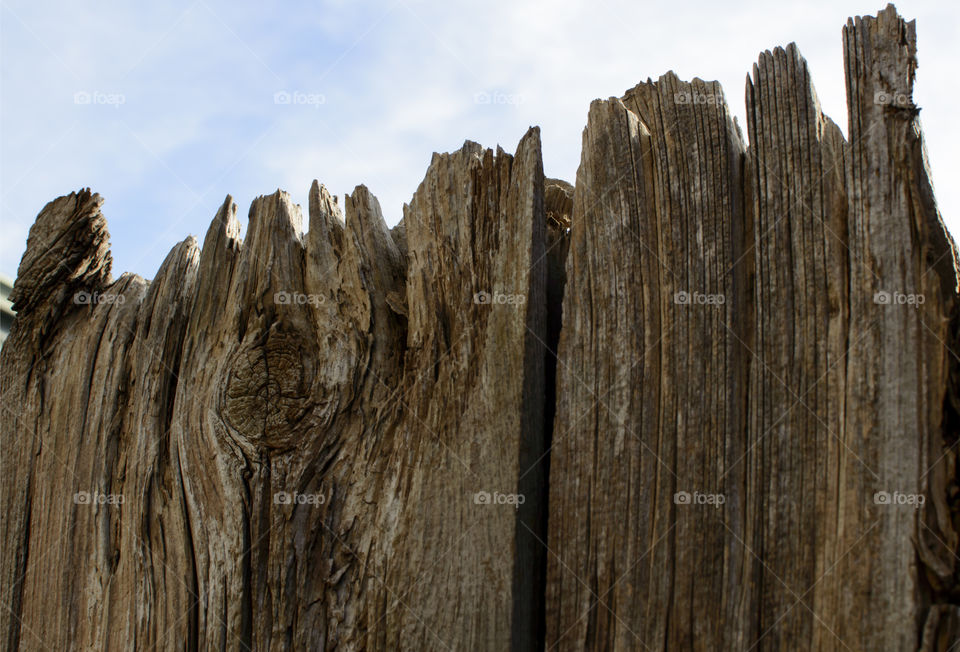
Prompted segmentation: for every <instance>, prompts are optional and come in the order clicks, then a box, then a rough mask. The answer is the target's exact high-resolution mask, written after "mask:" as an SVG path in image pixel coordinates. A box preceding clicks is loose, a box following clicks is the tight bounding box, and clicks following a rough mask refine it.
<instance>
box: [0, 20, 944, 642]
mask: <svg viewBox="0 0 960 652" xmlns="http://www.w3.org/2000/svg"><path fill="white" fill-rule="evenodd" d="M843 46H844V63H845V71H846V83H847V93H848V111H849V113H848V128H847V135H846V137H844V135H843V133H842V132H841V130H840V128H839V127H838V126H837V125H836V124H835V123H834V122H833V121H831V120H830V119H829V118H828V117H826V116H824V115H823V113H822V112H821V110H820V107H819V103H818V101H817V97H816V93H815V91H814V88H813V83H812V81H811V79H810V75H809V71H808V69H807V65H806V62H805V61H804V59H803V58H802V56H801V55H800V53H799V51H798V49H797V48H796V46H795V45H793V44H791V45H789V46H787V47H786V48H777V49H775V50H773V51H768V52H764V53H762V54H761V55H760V57H759V60H758V62H757V63H756V64H755V65H754V67H753V71H752V74H751V75H749V76H748V78H747V83H746V107H747V124H746V126H745V131H746V138H745V137H744V135H743V133H742V132H741V127H740V126H739V125H738V124H737V123H736V121H734V119H733V118H732V117H731V114H730V111H729V109H728V108H727V104H726V98H725V96H724V93H723V90H722V89H721V88H720V86H719V84H717V83H716V82H705V81H701V80H699V79H694V80H693V81H692V82H685V81H682V80H680V79H678V78H677V77H676V75H674V74H673V73H668V74H666V75H664V76H662V77H660V78H659V79H658V80H656V81H653V80H648V81H647V82H645V83H641V84H639V85H637V86H636V87H634V88H632V89H630V90H628V91H627V92H626V93H625V95H624V96H623V97H621V98H610V99H607V100H597V101H595V102H593V103H592V104H591V106H590V108H589V112H588V116H587V125H586V128H585V130H584V132H583V150H582V160H581V165H580V168H579V170H578V173H577V178H576V180H575V181H576V182H575V184H573V185H571V184H568V183H566V182H564V181H561V180H557V179H548V178H545V177H544V173H543V165H542V161H541V148H540V135H539V130H538V129H536V128H531V129H530V130H529V131H528V132H527V134H526V135H525V136H524V137H523V138H522V139H521V141H520V143H519V145H518V147H517V149H516V152H515V154H513V155H510V154H508V153H506V152H504V151H503V150H502V149H499V148H498V149H497V150H490V149H484V148H482V147H481V146H479V145H477V144H475V143H471V142H467V143H465V144H464V146H463V147H462V148H461V149H460V150H458V151H456V152H453V153H449V154H435V155H434V157H433V159H432V161H431V163H430V165H429V168H428V170H427V172H426V176H425V178H424V180H423V182H422V183H421V185H420V187H419V188H418V189H417V190H416V192H415V193H414V194H413V197H412V199H411V201H410V203H409V204H408V205H405V206H404V211H403V215H404V216H403V220H402V221H401V222H400V224H398V225H397V226H395V227H394V228H393V229H388V228H387V226H386V224H385V223H384V220H383V217H382V214H381V211H380V206H379V203H378V202H377V200H376V198H375V197H374V195H373V194H372V193H371V192H370V191H369V190H368V189H367V188H366V187H364V186H358V187H357V188H356V189H355V191H354V192H353V193H352V194H350V195H347V196H345V197H344V198H343V204H342V206H343V209H342V211H343V212H341V206H340V203H339V202H338V201H337V199H336V198H334V197H333V196H331V195H330V193H329V192H328V191H327V190H326V189H325V188H324V187H323V186H321V185H320V184H319V183H317V182H314V184H313V186H312V188H311V189H310V193H309V205H308V216H307V217H308V221H309V224H308V227H309V228H308V229H306V232H304V224H303V223H302V222H303V217H302V215H301V210H300V207H299V206H296V205H294V204H293V203H292V202H291V201H290V198H289V196H288V195H287V194H286V193H284V192H282V191H279V190H278V191H277V192H276V193H274V194H272V195H269V196H262V197H259V198H257V199H256V200H255V201H254V202H253V204H252V206H251V207H250V210H249V215H248V227H247V231H246V236H245V238H243V239H241V238H240V232H241V227H240V222H239V220H238V217H237V214H236V213H237V206H236V204H235V203H234V202H233V200H232V199H231V198H230V197H227V198H226V200H225V201H224V203H223V205H222V207H221V208H220V210H219V212H218V213H217V215H216V216H215V218H214V220H213V222H212V223H211V225H210V227H209V230H208V231H207V234H206V236H205V238H204V240H203V243H202V246H201V245H200V243H198V242H197V241H196V240H195V239H194V238H192V237H191V238H188V239H187V240H184V241H183V242H181V243H180V244H178V245H177V246H176V247H174V248H173V250H172V251H171V252H170V254H169V255H168V256H167V258H166V260H165V261H164V263H163V265H162V266H161V268H160V270H159V271H158V273H157V275H156V277H155V278H154V279H153V280H152V281H146V280H144V279H142V278H140V277H138V276H135V275H130V274H124V275H123V276H121V277H120V278H119V279H118V280H113V278H112V276H111V263H112V259H111V254H110V249H109V234H108V232H107V226H106V219H105V218H104V216H103V214H102V213H101V210H100V206H101V198H100V197H99V196H98V195H96V194H93V193H91V192H90V191H89V190H82V191H79V192H76V193H71V194H70V195H68V196H65V197H60V198H59V199H56V200H54V201H52V202H50V203H49V204H48V205H47V206H46V207H44V209H43V210H42V211H41V212H40V214H39V216H38V217H37V220H36V223H35V224H34V226H33V228H32V229H31V231H30V236H29V240H28V243H27V249H26V252H25V253H24V256H23V259H22V261H21V264H20V269H19V270H18V276H17V280H16V283H15V287H14V291H13V294H12V296H11V300H12V301H13V303H14V307H15V309H16V310H17V318H16V321H15V323H14V327H13V329H12V331H11V334H10V337H9V338H8V340H7V342H6V344H5V345H4V348H3V350H2V352H0V396H2V397H3V403H2V404H3V408H4V419H3V420H2V421H0V442H2V447H3V454H2V455H0V542H2V547H0V590H2V594H3V604H4V607H5V609H3V610H0V636H2V639H0V640H2V641H3V648H4V649H9V650H34V649H58V650H59V649H63V650H93V649H97V650H103V649H107V650H126V649H164V650H182V649H189V650H194V649H202V650H207V649H230V650H288V649H295V650H314V649H330V650H332V649H342V650H364V649H369V650H397V649H401V650H420V649H423V650H433V649H437V650H505V649H514V650H535V649H549V650H596V649H605V650H607V649H609V650H637V649H648V650H653V649H666V650H674V649H678V650H686V649H692V650H726V649H730V650H808V649H818V650H841V649H848V650H861V649H862V650H903V649H918V650H924V651H926V652H944V651H945V650H948V649H950V648H951V646H955V645H956V644H957V643H958V642H960V583H958V573H960V564H958V559H960V557H958V554H960V535H958V530H960V506H958V504H957V501H958V494H960V490H958V487H957V460H956V451H955V449H954V445H955V444H956V443H957V428H958V426H960V419H958V417H960V398H958V397H960V392H958V389H960V358H958V357H957V354H956V353H955V352H956V351H960V315H958V313H960V311H958V302H957V275H956V252H955V248H954V245H953V241H952V239H951V238H950V236H949V235H948V234H947V232H946V230H945V229H944V227H943V224H942V221H941V219H940V216H939V213H938V211H937V208H936V202H935V199H934V196H933V189H932V185H931V183H930V179H929V173H928V169H927V162H926V155H925V151H924V146H923V139H922V135H921V131H920V125H919V119H918V111H919V110H918V109H917V107H915V106H914V105H913V103H912V99H911V98H912V88H913V83H914V75H915V70H916V66H917V59H916V35H915V28H914V24H913V23H908V22H905V21H904V20H903V19H901V18H900V17H899V16H898V15H897V13H896V11H895V9H894V8H893V7H892V6H889V7H887V9H885V10H883V11H881V12H880V13H879V14H878V15H877V16H875V17H866V18H857V19H852V20H851V21H850V22H849V23H848V24H847V25H846V26H845V27H844V29H843ZM747 141H749V146H747ZM343 213H345V215H344V214H343ZM921 497H922V500H923V502H922V504H919V505H918V504H916V503H917V502H918V500H920V498H921ZM911 501H912V502H911Z"/></svg>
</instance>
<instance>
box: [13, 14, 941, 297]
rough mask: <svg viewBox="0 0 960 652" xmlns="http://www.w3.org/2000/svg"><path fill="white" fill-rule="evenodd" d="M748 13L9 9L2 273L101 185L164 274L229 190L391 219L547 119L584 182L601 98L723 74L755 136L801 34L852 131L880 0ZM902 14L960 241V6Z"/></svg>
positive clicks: (570, 167)
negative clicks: (439, 160)
mask: <svg viewBox="0 0 960 652" xmlns="http://www.w3.org/2000/svg"><path fill="white" fill-rule="evenodd" d="M731 5H732V3H717V2H685V3H664V2H655V3H649V4H644V3H638V2H614V1H612V0H601V1H597V0H589V1H586V2H563V3H556V2H554V3H550V2H524V1H522V0H507V1H501V0H486V1H485V2H464V3H460V2H435V3H434V2H422V1H418V0H387V1H385V2H379V1H378V2H362V1H361V2H346V1H333V2H299V1H296V0H285V1H283V2H264V3H248V4H246V5H238V3H235V2H234V3H228V2H219V1H217V0H194V1H192V2H191V1H186V2H169V3H139V2H138V3H135V2H130V1H129V0H128V1H120V2H112V1H109V0H98V1H96V2H93V1H91V0H72V1H70V2H38V1H36V0H34V1H29V0H27V1H3V2H0V21H2V23H0V197H2V208H0V273H5V274H7V275H10V276H14V275H15V273H16V268H17V265H18V264H19V261H20V256H21V255H22V253H23V249H24V244H25V241H26V236H27V232H28V229H29V227H30V225H31V224H32V223H33V220H34V218H35V217H36V214H37V212H38V211H39V210H40V209H41V208H42V207H43V205H44V204H45V203H46V202H47V201H49V200H51V199H53V198H55V197H57V196H59V195H62V194H66V193H68V192H70V191H71V190H75V189H77V188H81V187H85V186H89V187H90V188H92V189H93V190H94V191H96V192H99V193H100V194H101V195H102V196H103V197H104V198H105V204H104V209H103V210H104V213H105V215H106V216H107V219H108V221H109V225H110V232H111V235H112V248H113V254H114V261H115V263H114V275H115V276H119V274H120V273H121V272H123V271H133V272H136V273H138V274H140V275H142V276H144V277H147V278H151V277H152V276H153V275H154V274H155V273H156V270H157V268H158V267H159V265H160V263H161V261H162V260H163V258H164V256H165V255H166V253H167V252H168V251H169V249H170V248H171V247H172V246H173V245H174V244H175V243H176V242H178V241H180V240H182V239H183V238H185V237H186V236H187V235H190V234H194V235H198V236H201V237H202V235H203V234H204V233H205V231H206V229H207V226H208V224H209V222H210V220H211V219H212V218H213V216H214V214H215V213H216V210H217V208H218V207H219V205H220V204H221V203H222V201H223V198H224V196H225V195H226V194H228V193H229V194H232V195H233V197H234V198H235V199H236V200H237V203H238V204H239V205H240V213H241V217H243V218H245V217H246V210H247V208H248V207H249V204H250V201H251V200H252V199H253V198H254V197H256V196H257V195H260V194H268V193H271V192H273V191H274V190H276V189H277V188H282V189H284V190H287V191H289V192H290V193H291V194H292V195H293V198H294V200H295V201H296V202H298V203H299V204H301V206H303V207H304V208H306V195H307V190H308V189H309V187H310V183H311V181H312V180H313V179H314V178H316V179H319V180H320V181H321V183H324V184H326V185H327V187H328V188H330V189H331V191H332V192H334V193H335V194H337V195H340V196H342V195H343V194H344V193H349V192H352V190H353V188H354V186H356V185H358V184H361V183H363V184H366V185H367V186H368V187H369V188H370V190H371V191H372V192H373V193H374V194H375V195H376V196H377V197H378V198H379V200H380V203H381V206H382V208H383V212H384V215H385V217H386V219H387V222H388V223H389V224H391V225H392V224H394V223H396V222H397V221H398V220H399V219H400V217H401V214H402V212H401V211H402V205H403V203H404V202H407V201H409V200H410V197H411V195H412V194H413V192H414V190H416V187H417V185H418V184H419V183H420V181H421V179H422V178H423V175H424V172H425V171H426V168H427V165H428V164H429V162H430V157H431V154H432V152H434V151H450V150H454V149H457V148H459V147H460V145H461V144H462V143H463V141H464V140H465V139H470V140H475V141H478V142H480V143H481V144H483V145H485V146H488V147H495V146H496V145H497V144H500V145H502V146H503V147H504V149H506V150H508V151H511V152H512V151H513V150H514V148H515V147H516V144H517V142H518V140H519V139H520V137H521V136H522V135H523V133H524V132H525V131H526V129H527V128H528V127H529V126H530V125H539V126H540V127H541V129H542V139H543V148H544V151H543V155H544V167H545V171H546V173H547V175H548V176H555V177H560V178H565V179H567V180H570V181H573V179H574V176H575V173H576V168H577V165H578V163H579V159H580V143H581V132H582V129H583V127H584V124H585V121H586V115H587V109H588V107H589V104H590V101H591V100H592V99H594V98H597V97H609V96H612V95H621V94H622V93H623V91H625V90H626V89H627V88H629V87H631V86H633V85H635V84H636V83H637V82H640V81H642V80H645V79H646V78H647V77H653V78H656V77H658V76H659V75H661V74H663V73H664V72H666V71H667V70H670V69H672V70H674V71H675V72H677V74H678V75H679V76H680V77H681V78H684V79H690V78H692V77H695V76H698V77H701V78H703V79H717V80H719V81H720V82H722V83H723V85H724V89H725V93H726V97H727V100H728V102H729V103H730V105H731V109H732V111H733V113H734V115H736V116H737V117H738V119H739V120H740V122H741V125H743V116H744V101H743V93H744V80H745V78H746V75H747V73H748V71H749V70H750V69H751V66H752V64H753V62H754V61H756V59H757V55H758V53H759V52H760V51H762V50H765V49H769V48H772V47H774V46H777V45H786V44H787V43H788V42H790V41H796V42H797V44H798V46H799V47H800V51H801V52H802V53H803V55H804V56H805V57H806V58H807V60H808V61H809V63H810V67H811V70H812V74H813V79H814V83H815V85H816V87H817V91H818V94H819V96H820V100H821V103H822V105H823V108H824V111H825V112H826V113H827V114H828V115H830V116H831V117H832V118H833V119H834V120H835V121H836V122H837V123H838V124H840V126H841V128H842V129H843V130H844V132H846V106H845V96H844V88H843V63H842V50H841V33H840V32H841V27H842V25H843V24H844V23H845V21H846V19H847V17H848V16H851V15H857V14H873V13H876V11H878V10H879V9H881V8H882V5H881V4H880V3H877V4H869V3H852V2H846V1H822V2H821V1H817V2H812V3H807V4H805V5H801V4H800V3H787V4H784V3H770V2H755V3H754V2H746V3H741V4H738V5H736V6H731ZM897 7H898V9H899V11H900V13H901V14H902V15H904V16H905V17H906V18H908V19H912V18H916V19H917V30H918V41H919V49H918V58H919V61H920V68H919V70H918V81H917V86H916V92H915V95H914V99H915V100H916V102H917V103H918V104H919V105H920V106H921V107H922V113H921V118H922V120H923V126H924V129H925V132H926V135H927V139H928V148H929V151H930V158H931V161H932V167H933V171H934V177H933V178H934V183H935V185H936V187H937V197H938V201H939V204H940V209H941V212H942V213H943V214H944V217H945V219H946V221H947V224H948V225H949V226H950V227H951V230H952V231H953V232H954V233H955V234H960V215H958V210H960V188H958V187H957V186H958V184H956V183H955V179H957V175H958V173H960V154H958V146H960V128H958V126H957V121H956V119H955V118H954V114H955V113H956V110H957V105H958V102H960V96H958V93H957V91H956V87H955V85H954V84H952V83H947V82H946V81H943V82H941V81H939V80H951V79H952V78H953V76H954V74H955V71H954V70H951V68H952V67H954V66H955V65H956V64H957V63H958V56H957V53H956V46H957V42H958V40H960V39H958V37H960V29H958V27H960V9H958V8H957V7H956V6H955V5H953V4H952V3H947V2H913V1H911V2H901V3H899V4H898V5H897ZM277 93H288V94H289V95H280V96H279V97H280V98H281V100H282V99H285V98H287V97H289V99H290V102H289V103H277V102H276V98H277V97H278V96H277ZM486 99H489V100H490V101H489V102H485V101H484V100H486ZM478 100H479V101H478ZM341 203H342V199H341ZM243 221H245V219H244V220H243Z"/></svg>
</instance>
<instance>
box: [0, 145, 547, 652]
mask: <svg viewBox="0 0 960 652" xmlns="http://www.w3.org/2000/svg"><path fill="white" fill-rule="evenodd" d="M345 203H346V225H344V224H343V223H342V221H341V218H340V216H339V209H338V207H337V205H336V204H335V203H334V201H333V200H332V198H331V197H330V195H329V194H327V192H326V190H324V189H323V188H322V187H320V186H318V185H316V184H315V185H314V187H313V188H312V190H311V194H310V222H311V223H310V229H309V232H308V233H307V235H306V236H305V237H303V236H301V228H300V227H301V224H300V220H301V218H300V212H299V208H298V207H296V206H294V205H292V204H291V203H290V201H289V198H288V197H287V195H286V194H285V193H282V192H278V193H276V194H274V195H271V196H269V197H261V198H259V199H257V200H256V201H255V202H254V203H253V206H252V207H251V209H250V224H249V227H248V232H247V237H246V239H245V241H243V242H241V241H240V239H239V236H238V234H239V224H238V222H237V220H236V205H235V204H234V203H233V201H232V200H231V199H230V198H229V197H228V198H227V200H226V201H225V202H224V205H223V207H222V208H221V210H220V212H219V214H218V215H217V217H216V218H215V219H214V221H213V224H212V225H211V226H210V230H209V231H208V233H207V236H206V239H205V241H204V244H203V248H202V250H200V249H199V248H198V246H197V243H196V242H195V241H193V240H192V239H189V240H187V241H185V242H183V243H182V244H180V245H178V246H177V247H176V248H175V249H174V250H173V251H172V252H171V253H170V255H169V257H168V258H167V260H166V262H165V263H164V265H163V267H162V269H161V270H160V272H159V274H158V275H157V278H156V279H154V281H153V282H152V283H149V284H148V283H147V282H145V281H143V280H142V279H140V278H137V277H133V276H127V275H125V276H124V277H122V278H121V279H120V280H118V281H116V282H111V281H110V280H109V269H110V256H109V252H108V250H107V248H106V238H107V234H106V229H105V223H104V219H103V217H102V215H101V214H100V212H99V205H100V200H99V198H98V197H97V196H96V195H91V194H90V193H89V192H88V191H83V192H81V193H79V194H72V195H70V196H68V197H64V198H61V199H58V200H56V201H54V202H52V203H51V204H49V205H48V206H47V207H46V208H45V209H44V210H43V212H42V213H41V215H40V217H39V218H38V221H37V224H36V226H35V227H34V228H33V231H32V232H31V237H30V242H29V243H28V249H27V254H26V255H25V256H24V262H23V264H22V265H21V268H20V270H19V280H18V281H17V290H16V293H15V296H14V302H15V305H16V308H17V310H18V318H17V325H16V327H15V329H14V332H13V333H12V334H11V339H10V344H9V345H8V346H6V347H5V348H4V350H3V354H2V355H3V358H2V360H3V370H4V372H3V377H2V382H0V391H2V392H3V395H4V396H6V397H8V399H10V400H12V403H10V405H13V406H16V407H17V409H16V410H15V413H16V415H15V417H14V418H11V419H5V420H4V422H3V433H2V436H3V441H4V449H5V450H6V451H9V454H8V455H5V456H3V458H2V459H3V464H4V466H3V470H2V472H3V478H4V493H3V510H2V514H3V516H2V518H3V529H2V534H3V541H4V548H3V553H4V556H3V563H2V571H3V578H4V582H3V589H4V596H5V601H6V600H9V602H7V604H9V605H10V607H11V608H10V609H8V610H5V611H4V613H3V620H2V625H3V631H4V635H5V640H6V647H7V648H8V649H17V648H22V649H36V648H38V647H42V648H52V649H71V648H73V649H94V648H95V649H103V648H109V649H130V648H136V649H153V648H154V647H157V648H163V649H171V650H173V649H177V650H179V649H185V648H186V649H195V648H199V649H213V648H217V649H290V648H295V649H333V648H342V649H364V648H366V649H423V648H441V649H442V648H453V649H507V648H509V647H510V646H511V642H512V644H513V645H514V646H516V647H518V648H522V649H529V648H530V646H531V645H533V642H534V641H535V640H536V638H537V637H538V636H540V637H542V632H539V631H538V627H537V623H538V622H539V620H540V619H542V615H541V614H542V601H543V597H542V593H540V592H538V591H536V587H538V586H542V583H543V580H542V573H543V564H542V557H543V555H542V554H541V553H540V552H539V550H540V547H539V544H538V543H537V541H536V539H537V538H540V539H542V538H545V532H544V525H545V521H544V519H542V518H541V517H540V514H542V513H543V508H542V506H541V505H540V504H539V503H540V501H542V499H543V498H542V494H543V492H544V489H543V487H544V486H545V480H544V479H543V477H542V476H543V471H537V470H536V467H535V469H534V470H533V471H532V472H531V473H529V474H526V475H525V476H524V477H521V471H520V468H521V466H522V467H523V470H524V471H526V470H527V469H528V468H529V467H530V466H531V465H532V464H533V463H534V461H535V460H537V458H539V457H541V455H542V454H543V452H544V444H543V436H544V428H543V424H542V418H543V401H544V396H545V392H544V388H543V382H544V355H543V351H542V346H543V345H542V344H541V342H542V341H543V339H544V338H545V337H546V335H545V325H546V315H545V312H544V307H545V305H546V301H545V299H544V292H545V281H546V262H545V260H544V256H543V254H544V248H543V243H544V239H545V236H544V228H545V223H544V217H543V210H544V209H543V172H542V166H541V162H540V143H539V133H538V132H537V131H536V130H531V131H530V133H528V134H527V136H526V137H525V138H524V139H523V141H522V142H521V143H520V146H519V148H518V151H517V155H516V156H515V157H513V156H510V155H508V154H506V153H504V152H503V151H498V152H496V153H494V152H492V151H491V150H483V149H482V148H481V147H479V146H478V145H476V144H473V143H468V144H466V145H465V146H464V148H463V149H462V150H460V151H459V152H457V153H455V154H451V155H442V156H436V157H435V158H434V160H433V163H432V164H431V166H430V169H429V171H428V172H427V176H426V179H425V180H424V182H423V184H422V185H421V187H420V189H419V190H418V191H417V193H416V194H415V195H414V198H413V200H412V202H411V204H410V206H409V207H407V208H406V210H405V219H404V223H403V224H404V227H403V228H398V229H394V231H393V233H391V232H390V231H388V230H387V228H386V226H385V225H384V222H383V218H382V216H381V214H380V208H379V205H378V204H377V201H376V199H375V198H374V197H373V196H372V195H371V194H370V193H369V192H368V191H367V190H366V189H365V188H363V187H359V188H357V190H356V191H355V192H354V194H353V195H351V196H349V197H347V198H346V202H345ZM404 232H405V235H404ZM395 238H396V240H395ZM54 241H56V243H57V244H55V245H54V247H53V248H49V246H48V245H49V244H50V243H53V242H54ZM60 261H63V264H58V263H60ZM76 292H87V293H90V294H91V295H95V296H99V297H111V298H112V297H113V296H114V295H116V296H120V297H123V298H124V300H122V302H121V300H112V301H111V302H110V303H106V302H101V303H97V304H96V305H76V304H75V303H74V302H73V301H72V299H73V296H74V294H75V293H76ZM479 293H488V294H489V295H491V296H494V297H497V296H502V295H509V296H515V297H519V299H518V300H517V301H512V302H510V303H509V304H501V303H497V300H496V299H494V300H493V301H491V302H489V303H483V302H479V303H478V302H476V301H475V295H478V294H479ZM13 411H14V410H11V412H13ZM83 491H86V492H89V493H91V494H93V493H94V492H99V494H103V495H114V494H115V495H122V497H123V504H122V505H112V504H106V505H91V504H77V503H76V502H75V501H74V500H73V497H74V495H75V494H76V493H78V492H83ZM478 492H490V493H491V494H493V492H497V493H498V494H503V495H515V494H523V495H524V498H525V501H524V503H523V505H521V506H520V507H519V509H518V508H517V507H515V506H512V505H508V504H482V503H479V504H478V503H477V502H476V500H475V494H477V493H478ZM293 494H297V495H300V496H307V497H313V496H317V498H316V499H314V500H311V501H310V502H307V503H298V502H297V499H296V498H293V499H292V500H290V501H289V502H287V501H286V498H285V496H286V495H293ZM278 496H283V497H282V498H280V499H279V500H278V498H277V497H278ZM94 502H96V501H94ZM316 503H319V504H316ZM538 574H539V575H540V577H539V578H538Z"/></svg>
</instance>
